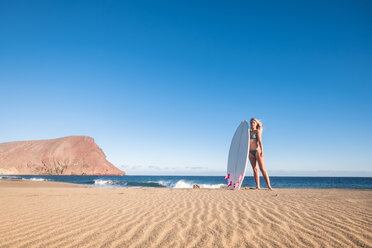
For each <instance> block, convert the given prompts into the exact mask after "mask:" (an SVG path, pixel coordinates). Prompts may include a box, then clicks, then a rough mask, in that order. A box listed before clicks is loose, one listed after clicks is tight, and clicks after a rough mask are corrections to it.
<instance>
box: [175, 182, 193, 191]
mask: <svg viewBox="0 0 372 248" xmlns="http://www.w3.org/2000/svg"><path fill="white" fill-rule="evenodd" d="M193 185H194V184H193V183H188V182H185V181H184V180H179V181H178V182H177V183H176V184H175V185H174V186H173V188H175V189H192V186H193Z"/></svg>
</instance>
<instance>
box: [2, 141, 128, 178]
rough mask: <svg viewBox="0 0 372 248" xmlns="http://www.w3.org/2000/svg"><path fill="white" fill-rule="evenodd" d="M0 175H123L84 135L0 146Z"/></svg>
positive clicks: (8, 143) (17, 142)
mask: <svg viewBox="0 0 372 248" xmlns="http://www.w3.org/2000/svg"><path fill="white" fill-rule="evenodd" d="M0 174H8V175H125V172H123V171H121V170H119V169H118V168H116V167H115V166H114V165H112V164H111V163H110V162H108V161H107V160H106V155H105V154H104V153H103V151H102V150H101V148H99V147H98V145H97V144H96V143H95V142H94V139H93V138H91V137H87V136H68V137H63V138H58V139H49V140H32V141H16V142H7V143H0Z"/></svg>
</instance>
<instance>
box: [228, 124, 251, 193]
mask: <svg viewBox="0 0 372 248" xmlns="http://www.w3.org/2000/svg"><path fill="white" fill-rule="evenodd" d="M248 129H249V127H248V122H247V121H246V120H244V121H242V122H241V123H240V125H239V126H238V128H237V129H236V131H235V134H234V136H233V138H232V141H231V145H230V150H229V158H228V161H227V175H226V177H225V180H227V182H228V188H229V189H240V187H241V186H242V184H243V180H244V175H245V170H246V168H247V162H248V149H249V130H248Z"/></svg>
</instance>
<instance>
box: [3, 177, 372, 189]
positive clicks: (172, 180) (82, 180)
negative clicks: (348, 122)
mask: <svg viewBox="0 0 372 248" xmlns="http://www.w3.org/2000/svg"><path fill="white" fill-rule="evenodd" d="M6 178H9V179H10V178H13V179H21V180H32V181H51V182H65V183H76V184H83V185H89V186H95V187H129V188H140V187H149V188H192V186H193V185H194V184H198V185H200V186H201V188H222V187H224V186H226V185H227V183H226V182H225V180H224V177H223V176H48V175H35V176H30V175H27V176H26V175H15V176H8V175H2V176H0V179H6ZM270 181H271V186H272V187H273V188H307V189H319V188H325V189H327V188H341V189H372V178H371V177H284V176H272V177H270ZM260 183H261V188H265V187H267V186H266V183H265V181H264V179H263V178H262V177H261V178H260ZM242 187H248V188H255V187H256V184H255V181H254V178H253V177H252V176H246V177H245V179H244V182H243V185H242Z"/></svg>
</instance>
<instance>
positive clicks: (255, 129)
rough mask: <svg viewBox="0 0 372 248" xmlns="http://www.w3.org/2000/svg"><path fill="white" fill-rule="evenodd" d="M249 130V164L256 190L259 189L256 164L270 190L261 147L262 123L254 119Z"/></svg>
mask: <svg viewBox="0 0 372 248" xmlns="http://www.w3.org/2000/svg"><path fill="white" fill-rule="evenodd" d="M250 122H251V129H250V130H249V135H250V139H249V140H250V141H249V161H250V162H251V165H252V168H253V174H254V180H255V181H256V188H257V189H259V188H260V176H259V174H258V168H257V162H258V165H259V167H260V170H261V173H262V175H263V177H264V179H265V181H266V184H267V186H268V187H269V189H272V188H271V185H270V179H269V175H268V174H267V171H266V169H265V162H264V152H263V146H262V123H261V122H260V121H259V120H257V119H256V118H252V119H251V121H250Z"/></svg>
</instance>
